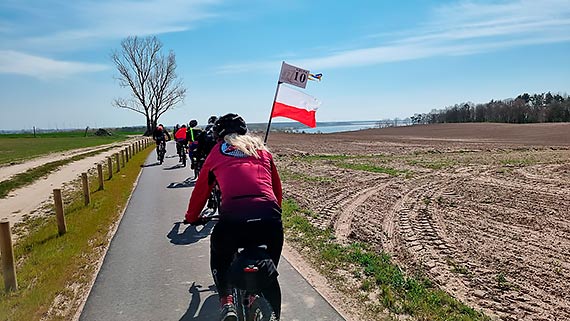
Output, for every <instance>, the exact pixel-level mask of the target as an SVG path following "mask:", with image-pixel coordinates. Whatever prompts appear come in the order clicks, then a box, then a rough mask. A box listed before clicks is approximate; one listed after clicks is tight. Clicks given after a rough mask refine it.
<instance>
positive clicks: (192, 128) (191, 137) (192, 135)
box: [186, 119, 202, 169]
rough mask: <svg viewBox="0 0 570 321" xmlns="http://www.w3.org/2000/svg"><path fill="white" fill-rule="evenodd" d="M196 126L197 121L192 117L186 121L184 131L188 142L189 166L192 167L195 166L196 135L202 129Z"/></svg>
mask: <svg viewBox="0 0 570 321" xmlns="http://www.w3.org/2000/svg"><path fill="white" fill-rule="evenodd" d="M196 126H198V121H197V120H196V119H192V120H191V121H190V122H189V123H188V130H187V131H186V140H187V141H188V142H190V145H189V146H188V155H189V156H190V168H191V169H194V167H195V166H196V159H195V157H194V154H195V153H194V151H195V150H196V148H198V136H199V135H200V134H201V133H202V129H200V128H198V127H196Z"/></svg>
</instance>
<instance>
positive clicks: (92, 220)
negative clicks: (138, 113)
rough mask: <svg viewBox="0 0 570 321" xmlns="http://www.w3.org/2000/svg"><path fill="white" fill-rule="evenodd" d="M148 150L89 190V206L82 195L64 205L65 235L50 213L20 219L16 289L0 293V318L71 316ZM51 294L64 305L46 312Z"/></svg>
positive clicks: (15, 249)
mask: <svg viewBox="0 0 570 321" xmlns="http://www.w3.org/2000/svg"><path fill="white" fill-rule="evenodd" d="M152 150H153V148H152V147H149V148H147V149H146V150H144V151H142V152H140V153H137V154H136V155H134V157H133V158H132V159H131V160H130V161H129V162H128V163H126V167H124V168H121V171H120V172H119V173H115V176H114V177H113V179H111V180H106V181H105V189H104V190H103V191H93V192H92V193H91V203H90V204H89V206H87V207H85V206H83V204H82V202H83V199H82V198H76V199H75V201H73V202H72V203H71V204H68V205H67V206H66V209H65V210H66V212H65V214H66V221H67V228H68V231H67V233H66V234H64V235H62V236H58V233H57V224H56V221H55V215H51V216H49V217H42V218H35V219H30V220H29V221H27V222H26V223H25V225H26V229H27V230H28V231H29V232H28V233H27V234H26V235H24V236H22V237H21V238H20V239H19V240H18V242H17V243H16V245H15V247H14V254H15V258H16V262H17V266H16V272H17V276H18V283H19V290H18V291H16V292H13V293H2V294H1V295H0V320H40V319H42V320H70V319H71V318H72V316H73V314H74V313H75V309H76V308H77V304H74V303H73V302H75V301H77V299H78V298H80V297H81V295H82V294H83V293H85V291H86V290H85V289H86V288H87V286H88V285H89V283H90V282H91V279H92V277H93V273H94V272H95V269H96V268H97V262H98V260H99V258H100V257H101V255H102V254H103V253H104V250H105V248H106V247H107V246H108V243H109V241H110V240H109V236H110V232H111V230H112V229H113V226H114V225H115V224H116V223H117V220H118V218H119V217H120V215H121V212H122V210H123V208H124V207H125V206H126V202H127V200H128V198H129V196H130V195H131V192H132V189H133V184H134V182H135V180H136V179H137V177H138V174H139V172H140V171H141V166H140V165H141V164H143V163H144V160H145V159H146V157H147V156H148V154H149V153H150V152H152ZM92 186H93V185H92ZM92 190H94V188H92ZM0 276H1V271H0ZM56 298H58V299H59V302H65V303H66V304H61V305H62V306H64V307H65V306H68V307H67V308H66V309H65V308H64V309H63V311H56V312H53V311H51V312H50V307H52V303H53V302H54V300H55V299H56ZM70 302H71V303H70Z"/></svg>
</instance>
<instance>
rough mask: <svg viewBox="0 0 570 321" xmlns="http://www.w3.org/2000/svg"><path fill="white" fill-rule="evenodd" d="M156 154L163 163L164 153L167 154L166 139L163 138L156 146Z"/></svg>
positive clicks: (159, 161)
mask: <svg viewBox="0 0 570 321" xmlns="http://www.w3.org/2000/svg"><path fill="white" fill-rule="evenodd" d="M156 154H157V155H158V163H159V164H160V165H162V163H163V162H164V155H166V141H165V140H161V141H160V143H158V145H157V146H156Z"/></svg>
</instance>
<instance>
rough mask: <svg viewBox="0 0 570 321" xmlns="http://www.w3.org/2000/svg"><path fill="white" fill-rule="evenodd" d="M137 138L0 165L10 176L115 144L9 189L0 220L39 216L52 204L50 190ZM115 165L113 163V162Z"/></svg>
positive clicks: (0, 201)
mask: <svg viewBox="0 0 570 321" xmlns="http://www.w3.org/2000/svg"><path fill="white" fill-rule="evenodd" d="M137 139H138V138H133V139H130V140H127V141H125V142H121V143H114V144H111V145H104V146H98V147H94V148H87V149H78V150H72V151H68V152H65V153H58V154H52V155H49V156H46V157H42V158H39V159H33V160H30V161H27V162H24V163H21V164H16V165H12V166H4V167H0V177H10V176H12V175H14V174H17V173H18V172H23V171H26V170H28V169H30V168H34V167H37V166H40V165H43V164H45V163H47V162H52V161H55V160H59V159H66V158H70V157H73V156H75V155H78V154H82V153H86V152H90V151H95V150H100V149H105V148H108V147H109V146H115V147H114V148H113V149H110V150H108V151H105V152H102V153H100V154H97V155H94V156H91V157H87V158H84V159H81V160H78V161H75V162H72V163H69V164H67V165H65V166H62V167H61V168H59V169H58V170H57V171H55V172H52V173H51V174H49V175H47V176H46V177H44V178H41V179H39V180H37V181H36V182H34V183H32V184H31V185H28V186H24V187H22V188H19V189H17V190H15V191H12V192H11V193H10V194H8V196H7V197H6V198H3V199H0V208H2V212H1V213H0V220H1V219H7V220H8V221H10V224H11V225H14V224H16V223H19V222H21V221H22V220H23V219H24V218H25V217H27V216H29V215H36V214H37V215H40V214H41V213H42V209H43V208H44V206H43V205H45V204H51V203H52V202H53V201H52V192H53V189H55V188H64V187H65V185H66V184H70V183H71V182H72V181H74V180H75V179H76V178H77V177H79V176H80V175H81V173H83V172H86V171H88V170H90V169H93V168H94V167H95V165H96V164H98V163H105V162H106V158H107V157H108V156H111V155H112V154H114V153H117V152H119V151H120V150H123V149H125V147H126V146H127V145H129V144H132V143H133V142H135V141H136V140H137ZM113 165H114V164H113Z"/></svg>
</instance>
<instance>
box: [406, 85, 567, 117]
mask: <svg viewBox="0 0 570 321" xmlns="http://www.w3.org/2000/svg"><path fill="white" fill-rule="evenodd" d="M410 119H411V120H412V123H413V124H437V123H471V122H494V123H514V124H527V123H549V122H570V97H568V95H567V94H563V95H561V94H554V95H553V94H551V93H550V92H548V93H542V94H534V95H529V94H527V93H525V94H522V95H519V96H518V97H516V98H514V99H512V98H510V99H505V100H491V101H490V102H488V103H486V104H473V103H470V102H468V103H461V104H456V105H454V106H449V107H446V108H444V109H441V110H436V109H434V110H432V111H431V112H429V113H427V114H415V115H414V116H412V117H410Z"/></svg>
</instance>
